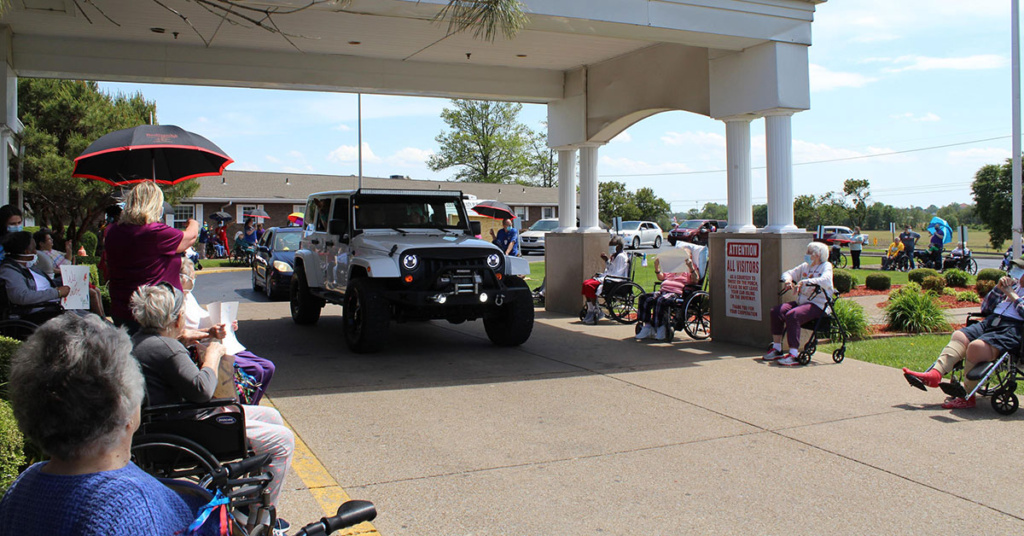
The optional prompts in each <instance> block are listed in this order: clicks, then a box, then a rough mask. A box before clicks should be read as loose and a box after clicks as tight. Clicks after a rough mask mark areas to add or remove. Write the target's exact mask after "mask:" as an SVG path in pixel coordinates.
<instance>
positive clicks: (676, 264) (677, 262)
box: [658, 248, 690, 274]
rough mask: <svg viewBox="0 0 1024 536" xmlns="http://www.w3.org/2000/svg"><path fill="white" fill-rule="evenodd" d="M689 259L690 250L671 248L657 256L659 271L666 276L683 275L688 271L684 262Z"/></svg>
mask: <svg viewBox="0 0 1024 536" xmlns="http://www.w3.org/2000/svg"><path fill="white" fill-rule="evenodd" d="M689 259H690V248H673V249H670V250H668V251H666V252H664V253H660V254H659V255H658V263H659V264H660V265H661V271H662V272H664V273H666V274H683V273H687V272H689V271H690V269H689V268H687V267H686V261H687V260H689Z"/></svg>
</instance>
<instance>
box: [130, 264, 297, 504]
mask: <svg viewBox="0 0 1024 536" xmlns="http://www.w3.org/2000/svg"><path fill="white" fill-rule="evenodd" d="M131 304H132V314H133V316H134V317H135V319H136V320H137V321H138V322H139V324H140V330H139V332H138V333H136V334H135V335H134V336H132V344H133V345H134V346H135V351H134V353H135V358H136V359H138V360H139V364H141V365H142V374H143V376H145V377H146V393H147V396H148V397H149V403H150V404H152V405H159V404H175V403H181V402H185V401H189V402H196V403H202V402H208V401H209V400H210V399H212V398H213V392H214V390H215V389H216V387H217V369H218V367H219V366H220V360H221V358H222V357H224V346H223V345H222V344H220V343H219V342H217V341H213V342H210V343H209V344H208V345H202V344H198V343H197V344H196V347H197V349H198V351H197V357H196V359H195V361H193V359H192V358H191V357H190V354H189V350H188V349H187V348H185V346H184V345H182V343H181V342H180V341H179V339H181V338H182V335H183V334H184V331H185V295H184V294H183V293H182V292H181V291H180V290H178V289H176V288H174V287H171V286H170V285H167V284H165V283H161V284H159V285H156V286H152V285H144V286H142V287H139V289H138V290H136V291H135V293H134V294H132V302H131ZM244 411H245V435H246V437H248V438H249V442H250V443H251V444H252V448H253V450H254V451H255V452H256V454H270V456H271V458H270V465H269V466H268V467H267V470H268V471H269V472H270V473H271V474H272V475H273V480H272V481H271V482H270V485H269V486H268V490H269V491H270V501H271V503H272V504H277V497H278V494H279V493H280V492H281V486H282V485H283V484H284V477H285V475H286V474H287V472H288V466H289V465H290V464H291V459H292V452H293V451H294V450H295V436H294V434H292V431H291V430H289V429H288V427H286V426H285V425H284V419H282V418H281V414H280V413H278V411H277V410H276V409H274V408H270V407H265V406H249V405H246V406H244Z"/></svg>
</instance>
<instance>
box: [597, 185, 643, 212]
mask: <svg viewBox="0 0 1024 536" xmlns="http://www.w3.org/2000/svg"><path fill="white" fill-rule="evenodd" d="M597 190H598V193H597V206H598V218H600V219H601V221H603V222H611V221H612V218H615V217H619V218H622V219H623V220H639V219H640V209H638V208H637V206H636V204H635V203H634V202H633V194H632V193H630V192H629V191H628V190H626V185H625V184H623V183H621V182H616V181H608V182H600V183H598V185H597Z"/></svg>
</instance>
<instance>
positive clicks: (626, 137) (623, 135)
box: [608, 130, 633, 143]
mask: <svg viewBox="0 0 1024 536" xmlns="http://www.w3.org/2000/svg"><path fill="white" fill-rule="evenodd" d="M631 141H633V136H631V135H630V134H629V132H626V131H625V130H623V131H622V132H619V134H618V135H617V136H615V137H614V138H612V139H611V140H610V141H609V142H608V143H629V142H631Z"/></svg>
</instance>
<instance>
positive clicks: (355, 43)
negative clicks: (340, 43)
mask: <svg viewBox="0 0 1024 536" xmlns="http://www.w3.org/2000/svg"><path fill="white" fill-rule="evenodd" d="M348 44H350V45H361V44H363V42H362V41H349V42H348Z"/></svg>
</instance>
